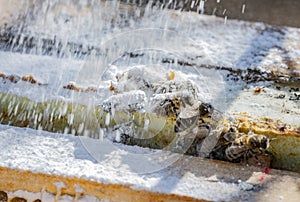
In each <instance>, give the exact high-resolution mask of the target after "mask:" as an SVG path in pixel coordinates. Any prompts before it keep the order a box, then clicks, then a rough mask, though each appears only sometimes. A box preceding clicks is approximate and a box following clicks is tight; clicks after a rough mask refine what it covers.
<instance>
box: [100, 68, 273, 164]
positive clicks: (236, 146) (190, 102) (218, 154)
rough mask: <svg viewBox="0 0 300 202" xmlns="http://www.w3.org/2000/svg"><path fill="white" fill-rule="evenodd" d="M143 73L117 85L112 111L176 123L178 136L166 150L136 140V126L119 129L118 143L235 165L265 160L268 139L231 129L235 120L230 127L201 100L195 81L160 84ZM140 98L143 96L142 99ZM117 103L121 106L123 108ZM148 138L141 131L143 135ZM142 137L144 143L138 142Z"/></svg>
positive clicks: (111, 100) (128, 76)
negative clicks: (261, 157) (261, 156)
mask: <svg viewBox="0 0 300 202" xmlns="http://www.w3.org/2000/svg"><path fill="white" fill-rule="evenodd" d="M141 70H142V69H140V68H135V69H132V70H130V71H128V72H127V73H126V74H124V75H123V76H122V77H121V78H120V79H118V83H117V85H116V86H117V87H118V89H119V90H118V92H117V94H115V95H113V96H111V97H110V98H108V99H107V102H106V104H110V103H112V104H111V105H109V106H110V107H109V108H107V111H108V112H109V111H112V106H114V108H116V109H117V110H121V109H120V107H121V108H122V109H123V110H126V111H127V112H128V113H130V112H132V111H136V112H138V111H141V109H142V110H148V111H149V112H151V113H153V114H156V115H157V116H159V117H160V116H161V117H168V118H172V119H174V120H175V123H174V128H173V129H171V130H173V132H172V133H175V136H173V138H172V139H170V140H168V141H166V142H167V143H166V145H163V144H161V143H154V144H152V143H149V144H146V143H145V144H143V140H142V139H143V137H141V134H137V133H141V131H138V130H137V129H136V128H137V127H136V125H135V124H134V123H133V121H129V122H128V123H120V124H119V125H117V126H115V128H114V131H116V133H117V135H116V140H115V141H117V142H121V143H124V144H138V145H139V144H141V145H140V146H145V145H146V147H148V146H149V145H154V147H155V148H159V147H158V146H157V145H162V146H166V147H168V149H170V150H172V151H175V152H179V153H184V154H188V155H194V156H201V157H206V158H212V159H219V160H224V161H230V162H241V161H244V160H246V161H247V160H248V159H249V158H252V157H254V158H256V159H257V155H258V154H264V153H265V151H266V150H267V149H268V147H269V139H268V138H267V137H266V136H264V135H258V134H254V133H253V132H252V131H250V132H249V133H248V134H245V133H242V132H239V131H238V126H235V125H234V124H232V121H233V120H230V123H229V124H228V123H226V121H224V117H223V116H224V115H223V114H222V113H221V112H219V111H218V110H216V109H214V107H213V106H212V105H211V104H210V103H206V102H203V101H201V100H200V99H199V97H200V96H199V90H198V88H197V86H196V85H195V84H193V83H192V82H191V81H189V80H167V81H162V80H161V78H158V80H160V81H154V80H151V79H153V78H152V77H151V79H145V77H144V75H145V74H144V72H143V71H141ZM149 74H150V73H149ZM173 79H174V78H173ZM128 82H129V83H133V84H134V85H133V84H132V85H131V86H134V89H131V88H130V85H129V84H128ZM123 84H124V85H123ZM125 84H127V85H125ZM146 84H147V85H146ZM132 92H133V94H132ZM137 92H142V93H140V95H139V96H137ZM129 95H130V96H129ZM124 96H125V97H126V98H125V97H124ZM137 98H139V99H137ZM122 100H129V101H131V102H133V103H138V104H139V106H141V107H136V108H135V107H133V109H132V107H131V108H130V109H129V108H128V107H126V106H121V105H120V103H123V104H125V105H126V104H128V102H123V101H122ZM113 103H117V104H118V107H117V106H115V105H116V104H114V105H113ZM130 106H132V105H130ZM105 109H106V108H105ZM226 124H227V125H226ZM144 132H145V131H143V130H142V133H144ZM162 135H165V134H162ZM137 137H138V139H140V140H137V141H135V139H137ZM153 137H154V136H153ZM174 137H175V139H174ZM145 139H147V141H148V142H151V141H160V140H166V139H164V138H161V139H160V138H157V135H156V137H155V138H154V139H149V138H145ZM145 139H144V141H145V142H146V140H145ZM149 147H151V146H149Z"/></svg>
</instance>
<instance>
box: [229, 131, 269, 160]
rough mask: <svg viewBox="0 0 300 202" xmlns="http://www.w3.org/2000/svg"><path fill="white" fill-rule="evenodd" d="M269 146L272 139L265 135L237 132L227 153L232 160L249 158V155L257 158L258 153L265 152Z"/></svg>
mask: <svg viewBox="0 0 300 202" xmlns="http://www.w3.org/2000/svg"><path fill="white" fill-rule="evenodd" d="M269 146H270V141H269V139H268V138H267V137H266V136H265V135H258V134H254V133H252V134H244V133H235V139H234V140H233V141H231V144H230V145H229V147H228V148H227V149H226V150H225V154H226V158H227V160H229V161H231V162H239V161H241V160H248V158H249V157H255V158H256V159H257V156H256V154H263V153H265V151H266V150H267V149H268V148H269ZM257 160H258V159H257Z"/></svg>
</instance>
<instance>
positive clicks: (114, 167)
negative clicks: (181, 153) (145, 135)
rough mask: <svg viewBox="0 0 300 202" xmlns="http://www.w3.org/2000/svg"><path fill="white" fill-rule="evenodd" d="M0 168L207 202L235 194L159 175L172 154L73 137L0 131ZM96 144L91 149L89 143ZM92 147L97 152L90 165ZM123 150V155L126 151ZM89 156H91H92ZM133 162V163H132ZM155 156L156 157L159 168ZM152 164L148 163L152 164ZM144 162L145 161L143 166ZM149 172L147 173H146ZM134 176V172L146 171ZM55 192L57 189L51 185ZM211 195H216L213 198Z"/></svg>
mask: <svg viewBox="0 0 300 202" xmlns="http://www.w3.org/2000/svg"><path fill="white" fill-rule="evenodd" d="M0 138H1V142H0V148H1V155H0V166H4V167H10V168H18V169H22V170H31V171H33V172H41V173H47V174H55V175H63V176H70V177H80V178H83V179H88V180H94V181H98V182H101V183H119V184H131V187H132V188H135V189H145V190H151V191H157V192H164V193H174V194H179V195H187V196H191V197H196V198H201V199H207V200H229V199H230V198H232V197H233V196H235V195H237V194H238V193H239V191H240V190H239V188H238V186H237V185H236V184H233V183H225V182H217V183H216V182H211V181H206V180H203V177H199V176H198V177H197V176H194V175H193V174H189V175H185V176H179V175H176V174H174V173H173V174H172V173H170V171H168V169H165V168H166V166H167V165H169V164H165V163H166V162H167V161H170V164H171V163H172V161H175V160H176V159H177V155H176V154H167V155H164V154H163V153H164V152H163V151H155V150H150V149H146V148H140V147H129V146H125V145H122V146H121V147H119V146H118V145H115V146H113V145H112V144H111V143H109V142H108V140H105V139H104V140H103V141H97V140H92V139H91V140H89V138H88V141H90V142H91V144H89V146H90V147H89V148H87V147H86V146H87V145H86V143H87V142H85V141H82V139H80V138H79V137H74V136H67V135H62V134H54V133H49V132H43V131H39V134H37V131H35V130H32V129H21V128H15V127H9V126H4V125H0ZM95 142H96V143H95ZM93 144H94V145H95V149H96V150H97V152H98V156H100V157H99V158H98V162H96V161H95V158H94V157H95V155H93V156H91V153H92V152H93V151H92V150H93V148H92V147H93ZM127 148H128V149H127ZM92 154H93V153H92ZM133 156H135V158H133ZM155 156H157V157H158V156H160V158H161V157H163V156H165V158H161V164H159V163H156V162H158V159H156V160H155V158H154V157H155ZM153 158H154V159H153ZM147 159H148V160H147ZM150 167H152V168H151V169H150V170H149V168H150ZM147 169H148V171H149V172H148V173H139V172H137V171H144V170H145V171H147ZM56 185H57V186H58V187H59V188H62V187H63V184H61V183H60V182H57V183H56ZM215 190H218V192H220V193H219V194H218V195H216V194H215Z"/></svg>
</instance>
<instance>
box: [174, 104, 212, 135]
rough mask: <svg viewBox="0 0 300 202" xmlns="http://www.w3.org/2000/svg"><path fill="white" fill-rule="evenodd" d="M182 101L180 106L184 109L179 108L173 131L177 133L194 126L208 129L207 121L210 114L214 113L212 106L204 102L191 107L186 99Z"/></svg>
mask: <svg viewBox="0 0 300 202" xmlns="http://www.w3.org/2000/svg"><path fill="white" fill-rule="evenodd" d="M182 100H183V101H182V105H183V106H184V107H182V108H181V110H180V113H179V114H178V116H177V117H176V122H175V125H174V131H175V132H176V133H178V132H182V131H184V130H187V129H192V128H194V127H195V126H204V127H206V128H207V127H209V125H208V124H207V123H209V122H210V120H208V119H210V118H211V114H212V113H213V112H214V108H213V107H212V105H211V104H209V103H204V102H201V103H200V104H199V103H196V104H194V105H192V103H191V102H189V100H188V99H182ZM197 105H198V106H197Z"/></svg>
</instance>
